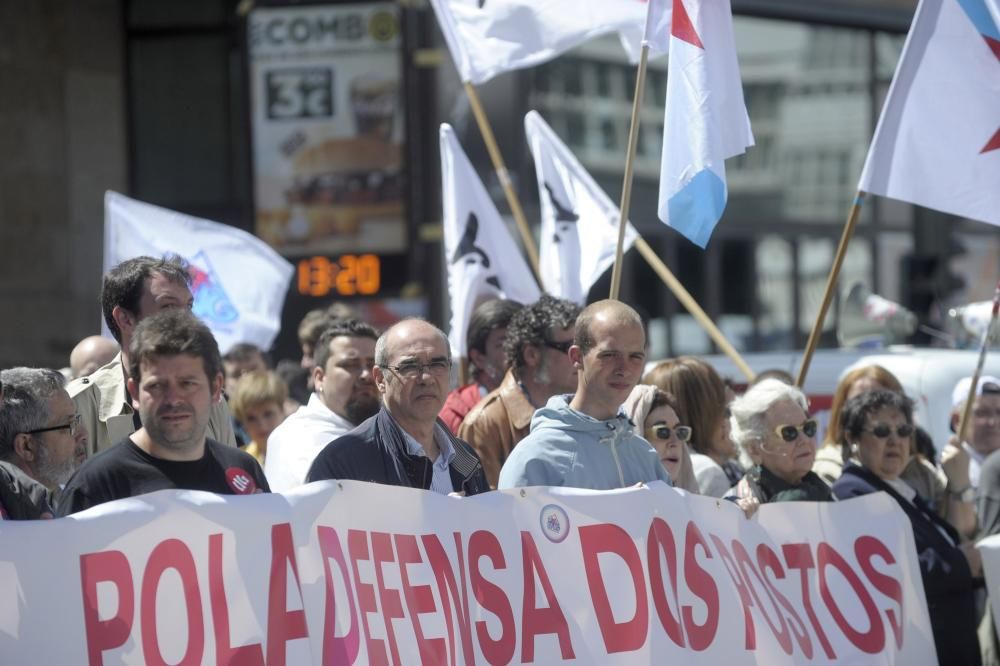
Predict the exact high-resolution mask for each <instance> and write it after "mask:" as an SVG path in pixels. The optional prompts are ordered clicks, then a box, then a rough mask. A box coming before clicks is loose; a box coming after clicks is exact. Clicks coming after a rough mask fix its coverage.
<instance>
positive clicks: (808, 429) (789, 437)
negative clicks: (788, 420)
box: [774, 419, 819, 442]
mask: <svg viewBox="0 0 1000 666" xmlns="http://www.w3.org/2000/svg"><path fill="white" fill-rule="evenodd" d="M818 427H819V426H818V424H817V423H816V419H809V420H808V421H806V422H805V423H803V424H802V425H800V426H796V425H780V426H778V427H777V428H775V429H774V434H776V435H777V436H778V437H780V438H781V439H783V440H785V441H786V442H794V441H795V440H796V439H798V436H799V432H801V433H802V434H803V435H805V436H806V437H814V436H815V435H816V429H817V428H818Z"/></svg>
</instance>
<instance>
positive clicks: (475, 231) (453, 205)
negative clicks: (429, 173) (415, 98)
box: [441, 124, 541, 357]
mask: <svg viewBox="0 0 1000 666" xmlns="http://www.w3.org/2000/svg"><path fill="white" fill-rule="evenodd" d="M441 187H442V190H443V193H442V206H443V208H444V250H445V261H446V262H447V264H448V295H449V297H450V298H451V331H450V333H449V335H448V338H449V340H450V341H451V353H452V355H454V356H456V357H459V356H465V355H466V351H467V350H466V348H465V334H466V329H467V328H468V325H469V318H470V317H471V316H472V311H473V310H474V309H475V306H476V304H477V303H478V302H481V301H483V300H487V299H489V298H509V299H511V300H514V301H518V302H519V303H524V304H525V305H528V304H531V303H534V302H535V301H537V300H538V298H539V297H540V296H541V293H540V292H539V290H538V285H537V284H536V283H535V278H534V276H533V275H532V272H531V268H529V267H528V263H527V262H526V261H525V260H524V257H523V256H522V255H521V251H520V250H519V249H518V247H517V245H516V244H515V243H514V239H513V238H511V236H510V232H509V231H508V230H507V226H506V225H505V224H504V221H503V219H502V218H501V217H500V213H499V212H498V211H497V208H496V206H495V205H494V204H493V200H492V199H491V198H490V195H489V193H488V192H487V191H486V187H485V186H484V185H483V182H482V181H481V180H479V176H478V175H476V172H475V170H474V169H473V168H472V164H471V163H470V162H469V158H468V157H466V155H465V151H463V150H462V146H461V145H460V144H459V143H458V139H457V138H456V137H455V131H454V130H453V129H452V128H451V126H450V125H447V124H442V125H441Z"/></svg>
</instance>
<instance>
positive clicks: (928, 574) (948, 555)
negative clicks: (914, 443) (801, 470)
mask: <svg viewBox="0 0 1000 666" xmlns="http://www.w3.org/2000/svg"><path fill="white" fill-rule="evenodd" d="M840 425H841V430H842V432H843V437H844V442H845V444H844V452H843V454H844V460H850V461H851V462H848V463H846V464H845V465H844V471H843V473H842V474H841V476H840V478H839V479H837V481H836V483H834V484H833V494H834V495H835V496H836V497H837V498H838V499H848V498H851V497H858V496H861V495H867V494H869V493H875V492H879V491H883V492H885V493H887V494H888V495H889V496H890V497H892V498H893V499H894V500H896V502H897V503H898V504H899V506H900V507H901V508H902V509H903V511H904V512H905V513H906V516H907V517H908V518H909V519H910V526H911V527H912V528H913V539H914V541H915V542H916V546H917V560H918V562H919V564H920V575H921V578H922V579H923V582H924V593H925V594H926V596H927V610H928V612H929V614H930V619H931V628H932V630H933V632H934V643H935V644H936V646H937V653H938V659H939V660H941V663H947V664H956V665H958V664H979V663H980V657H979V642H978V640H977V638H976V609H975V602H974V598H973V578H972V577H973V575H974V574H975V575H979V570H980V561H979V556H978V553H977V551H976V550H975V548H974V547H973V546H972V544H969V545H968V546H965V547H963V546H962V545H961V540H960V538H959V535H958V533H957V532H956V531H955V530H954V528H953V527H952V526H951V525H950V524H949V523H948V522H947V521H945V520H943V519H942V518H940V517H939V516H938V515H937V513H936V512H935V511H933V510H932V509H931V508H930V507H929V506H928V505H927V504H926V503H925V502H924V501H923V500H922V499H921V498H920V496H919V495H918V494H917V492H916V491H915V490H914V489H913V488H912V487H911V486H910V485H908V484H907V483H906V482H905V481H903V480H902V479H901V478H900V474H901V472H902V471H903V469H904V468H905V467H906V464H907V463H908V462H909V459H910V450H911V448H910V447H911V439H912V437H913V407H912V405H911V403H910V401H909V400H908V399H907V398H906V397H904V396H902V395H900V394H898V393H895V392H893V391H883V390H876V391H870V392H868V393H863V394H861V395H859V396H857V397H855V398H851V399H850V400H848V401H847V403H846V404H845V405H844V409H843V412H842V413H841V418H840ZM852 459H853V460H852Z"/></svg>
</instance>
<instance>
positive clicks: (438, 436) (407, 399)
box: [308, 319, 489, 495]
mask: <svg viewBox="0 0 1000 666" xmlns="http://www.w3.org/2000/svg"><path fill="white" fill-rule="evenodd" d="M450 370H451V350H450V348H449V345H448V337H447V336H446V335H445V334H444V333H443V332H442V331H441V330H440V329H438V328H436V327H435V326H433V325H431V324H429V323H427V322H426V321H422V320H419V319H405V320H403V321H401V322H399V323H398V324H396V325H395V326H393V327H391V328H390V329H389V330H387V331H386V332H385V333H383V334H382V336H381V337H380V338H379V339H378V342H377V343H376V344H375V367H374V369H373V370H372V375H373V377H374V379H375V386H376V388H377V389H378V392H379V394H380V395H381V397H382V409H381V410H380V411H379V412H378V413H377V414H375V416H373V417H371V418H369V419H368V420H367V421H365V422H364V423H362V424H361V425H359V426H358V427H357V428H355V429H354V430H352V431H351V432H349V433H347V434H346V435H344V436H343V437H340V438H338V439H336V440H334V441H333V442H331V443H330V444H329V445H328V446H327V447H326V448H324V449H323V451H321V452H320V454H319V455H318V456H317V457H316V460H315V461H314V462H313V465H312V467H311V468H310V470H309V477H308V480H309V481H320V480H323V479H353V480H356V481H369V482H371V483H382V484H386V485H392V486H407V487H411V488H422V489H424V490H431V491H434V492H437V493H441V494H445V495H447V494H451V493H459V494H464V495H475V494H477V493H481V492H484V491H486V490H489V486H488V485H487V483H486V476H485V475H484V473H483V466H482V464H481V463H480V462H479V457H478V456H477V455H476V453H475V451H473V449H472V447H471V446H469V445H468V444H467V443H465V442H464V441H462V440H460V439H458V438H457V437H455V436H453V435H452V434H451V433H450V431H449V430H448V428H447V427H445V425H444V423H443V422H442V421H440V419H438V412H440V411H441V407H442V405H443V404H444V400H445V396H446V395H447V394H448V382H449V372H450Z"/></svg>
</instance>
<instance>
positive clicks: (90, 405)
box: [66, 353, 236, 455]
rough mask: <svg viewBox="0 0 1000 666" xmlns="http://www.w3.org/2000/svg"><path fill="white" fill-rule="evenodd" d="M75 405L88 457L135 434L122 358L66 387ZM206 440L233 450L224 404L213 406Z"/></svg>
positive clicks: (232, 440) (228, 414)
mask: <svg viewBox="0 0 1000 666" xmlns="http://www.w3.org/2000/svg"><path fill="white" fill-rule="evenodd" d="M66 391H67V392H68V393H69V397H71V398H72V399H73V402H74V403H76V411H77V413H78V414H79V415H80V418H81V419H82V420H83V424H84V425H85V426H87V433H88V437H89V439H88V444H87V451H88V453H89V454H90V455H93V454H95V453H97V452H98V451H103V450H104V449H106V448H108V447H109V446H111V445H112V444H116V443H118V442H120V441H121V440H123V439H125V438H126V437H128V436H129V435H131V434H132V433H133V432H135V423H134V421H133V416H132V414H133V412H134V411H135V410H133V409H132V401H131V399H130V398H129V396H128V392H127V391H126V390H125V374H124V372H123V371H122V355H121V353H119V354H118V355H117V356H115V358H114V360H112V361H111V362H110V363H108V364H107V365H105V366H104V367H102V368H98V369H97V370H95V371H94V373H93V374H91V375H89V376H87V377H81V378H79V379H74V380H73V381H72V382H70V383H69V385H68V386H67V387H66ZM206 434H207V435H208V436H209V437H211V438H212V439H214V440H216V441H217V442H221V443H222V444H228V445H229V446H236V433H234V432H233V421H232V416H231V415H230V413H229V406H228V405H227V404H226V401H225V400H220V401H219V402H217V403H216V404H214V405H212V414H211V416H210V417H209V421H208V432H207V433H206Z"/></svg>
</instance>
